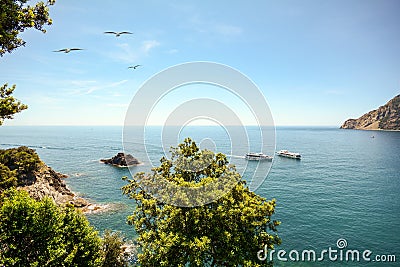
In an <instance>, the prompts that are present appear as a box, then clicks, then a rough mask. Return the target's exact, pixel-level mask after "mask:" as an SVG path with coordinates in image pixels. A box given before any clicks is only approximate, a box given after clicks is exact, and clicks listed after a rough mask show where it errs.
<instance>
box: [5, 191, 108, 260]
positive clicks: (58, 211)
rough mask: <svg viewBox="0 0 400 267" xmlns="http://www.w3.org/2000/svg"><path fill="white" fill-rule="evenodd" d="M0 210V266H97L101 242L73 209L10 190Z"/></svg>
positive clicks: (87, 223) (48, 199) (100, 256)
mask: <svg viewBox="0 0 400 267" xmlns="http://www.w3.org/2000/svg"><path fill="white" fill-rule="evenodd" d="M6 195H7V196H6V197H5V198H4V199H3V201H2V202H3V203H2V205H1V208H0V265H5V266H100V264H101V261H102V254H101V239H100V237H99V236H98V234H97V232H96V231H95V230H94V228H93V227H92V226H90V225H89V222H88V221H87V219H86V218H85V217H84V215H83V214H81V213H80V212H79V211H77V210H76V209H75V208H74V207H73V206H66V207H64V208H61V207H58V206H57V205H56V204H54V203H53V201H52V200H51V199H50V198H44V199H43V200H41V201H36V200H34V199H32V198H30V197H29V195H28V193H26V192H25V191H18V190H11V191H8V192H7V194H6Z"/></svg>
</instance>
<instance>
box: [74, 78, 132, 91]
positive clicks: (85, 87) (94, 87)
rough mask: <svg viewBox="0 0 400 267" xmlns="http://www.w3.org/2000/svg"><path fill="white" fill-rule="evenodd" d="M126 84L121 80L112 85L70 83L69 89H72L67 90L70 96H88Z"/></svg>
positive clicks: (87, 82)
mask: <svg viewBox="0 0 400 267" xmlns="http://www.w3.org/2000/svg"><path fill="white" fill-rule="evenodd" d="M126 82H128V80H122V81H117V82H112V83H100V82H98V81H77V80H74V81H70V84H71V85H70V87H73V89H69V90H68V91H69V93H70V94H71V95H88V94H91V93H93V92H96V91H99V90H104V89H108V88H114V87H117V86H120V85H122V84H124V83H126Z"/></svg>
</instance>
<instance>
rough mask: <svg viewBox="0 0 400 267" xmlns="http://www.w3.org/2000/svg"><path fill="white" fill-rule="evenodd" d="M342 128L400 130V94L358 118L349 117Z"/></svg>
mask: <svg viewBox="0 0 400 267" xmlns="http://www.w3.org/2000/svg"><path fill="white" fill-rule="evenodd" d="M340 128H341V129H358V130H400V95H398V96H396V97H394V98H393V99H391V100H390V101H389V102H387V103H386V104H385V105H383V106H381V107H379V108H378V109H375V110H372V111H370V112H368V113H366V114H364V115H362V116H361V117H360V118H358V119H348V120H347V121H345V122H344V123H343V125H342V126H341V127H340Z"/></svg>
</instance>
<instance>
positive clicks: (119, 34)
mask: <svg viewBox="0 0 400 267" xmlns="http://www.w3.org/2000/svg"><path fill="white" fill-rule="evenodd" d="M104 33H106V34H115V37H120V36H121V34H133V33H132V32H104Z"/></svg>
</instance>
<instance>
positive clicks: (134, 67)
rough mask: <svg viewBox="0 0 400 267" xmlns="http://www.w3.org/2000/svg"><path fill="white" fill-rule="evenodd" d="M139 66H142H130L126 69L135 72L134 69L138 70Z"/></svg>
mask: <svg viewBox="0 0 400 267" xmlns="http://www.w3.org/2000/svg"><path fill="white" fill-rule="evenodd" d="M140 66H142V65H135V66H130V67H128V69H134V70H136V69H137V68H139V67H140Z"/></svg>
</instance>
